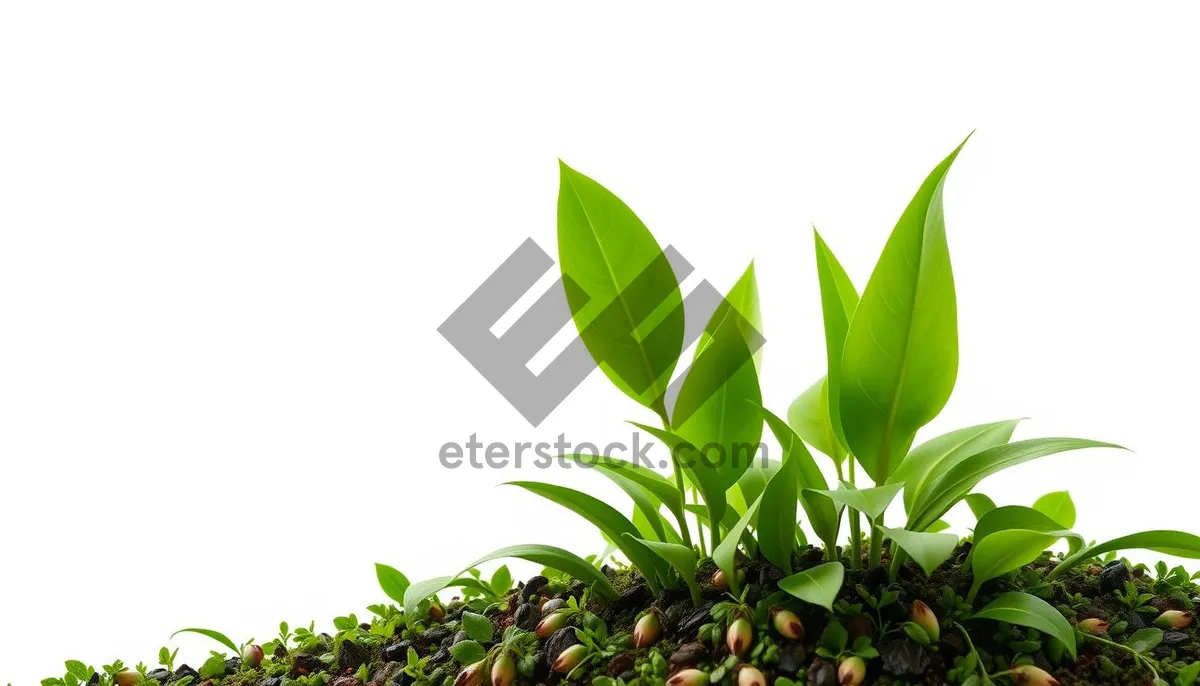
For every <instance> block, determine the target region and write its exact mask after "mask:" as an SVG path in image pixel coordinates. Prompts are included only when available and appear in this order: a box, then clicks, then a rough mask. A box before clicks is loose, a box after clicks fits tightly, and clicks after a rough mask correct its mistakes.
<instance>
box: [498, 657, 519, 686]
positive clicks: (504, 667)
mask: <svg viewBox="0 0 1200 686" xmlns="http://www.w3.org/2000/svg"><path fill="white" fill-rule="evenodd" d="M516 678H517V665H516V663H515V662H513V659H512V656H511V655H509V654H508V653H507V652H504V653H501V654H500V656H499V657H497V658H496V661H495V662H494V663H493V664H492V686H509V685H510V684H511V683H512V682H513V679H516Z"/></svg>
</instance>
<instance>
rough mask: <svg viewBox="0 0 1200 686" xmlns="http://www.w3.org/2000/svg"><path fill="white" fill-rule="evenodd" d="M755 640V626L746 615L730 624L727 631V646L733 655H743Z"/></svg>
mask: <svg viewBox="0 0 1200 686" xmlns="http://www.w3.org/2000/svg"><path fill="white" fill-rule="evenodd" d="M753 640H754V627H753V626H751V624H750V621H749V620H748V619H746V618H745V617H738V618H737V619H735V620H733V622H731V623H730V624H729V629H727V630H726V631H725V647H727V648H729V652H730V653H732V654H733V655H737V656H738V657H741V656H742V655H743V654H744V653H745V652H746V651H747V650H749V649H750V643H751V642H752V641H753Z"/></svg>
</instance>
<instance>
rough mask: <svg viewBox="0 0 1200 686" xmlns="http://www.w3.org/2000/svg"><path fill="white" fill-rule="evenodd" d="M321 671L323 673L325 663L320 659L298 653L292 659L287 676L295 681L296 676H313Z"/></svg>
mask: <svg viewBox="0 0 1200 686" xmlns="http://www.w3.org/2000/svg"><path fill="white" fill-rule="evenodd" d="M323 671H325V663H324V662H321V658H319V657H317V656H316V655H307V654H305V653H300V654H299V655H296V656H295V657H293V658H292V669H291V671H290V672H289V674H290V675H291V677H292V678H293V679H295V678H296V677H298V676H303V675H305V674H315V673H317V672H323Z"/></svg>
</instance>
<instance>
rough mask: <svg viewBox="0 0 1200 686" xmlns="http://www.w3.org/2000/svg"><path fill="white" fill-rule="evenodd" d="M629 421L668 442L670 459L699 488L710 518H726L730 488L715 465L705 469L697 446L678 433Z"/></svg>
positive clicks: (716, 519)
mask: <svg viewBox="0 0 1200 686" xmlns="http://www.w3.org/2000/svg"><path fill="white" fill-rule="evenodd" d="M631 423H632V424H633V425H634V426H636V427H637V428H639V429H641V430H642V431H645V432H646V433H648V434H650V435H652V436H654V437H655V438H657V439H659V440H660V441H662V442H663V443H665V444H666V445H667V448H669V449H670V451H671V460H672V462H673V463H676V464H678V465H679V466H680V468H681V469H683V470H684V472H686V473H687V475H688V477H689V478H690V479H691V482H692V483H693V484H695V486H696V488H697V490H699V491H700V496H701V497H702V498H704V504H705V506H706V507H707V508H708V512H709V517H710V519H713V520H715V521H718V522H720V521H722V520H723V519H724V518H725V510H726V506H727V501H726V499H725V491H727V490H728V489H729V486H726V485H725V479H724V477H723V476H722V475H721V474H720V473H718V472H717V471H716V470H715V469H708V468H707V467H706V466H705V465H704V464H703V456H702V455H700V453H699V452H698V451H697V450H696V447H695V446H694V445H693V444H692V443H691V442H689V441H688V440H687V439H685V438H683V437H682V436H680V435H679V434H677V433H675V432H673V431H668V430H666V429H659V428H655V427H653V426H649V425H648V424H639V423H637V422H631Z"/></svg>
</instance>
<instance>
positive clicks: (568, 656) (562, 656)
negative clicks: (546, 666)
mask: <svg viewBox="0 0 1200 686" xmlns="http://www.w3.org/2000/svg"><path fill="white" fill-rule="evenodd" d="M587 654H588V649H587V646H585V645H582V644H576V645H573V646H571V647H570V648H567V649H566V650H564V651H562V652H561V653H559V654H558V659H557V660H555V661H554V666H553V668H552V669H554V671H556V672H558V673H559V674H566V673H567V672H569V671H571V670H572V669H575V668H576V667H578V666H579V663H580V662H583V658H585V657H587Z"/></svg>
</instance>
